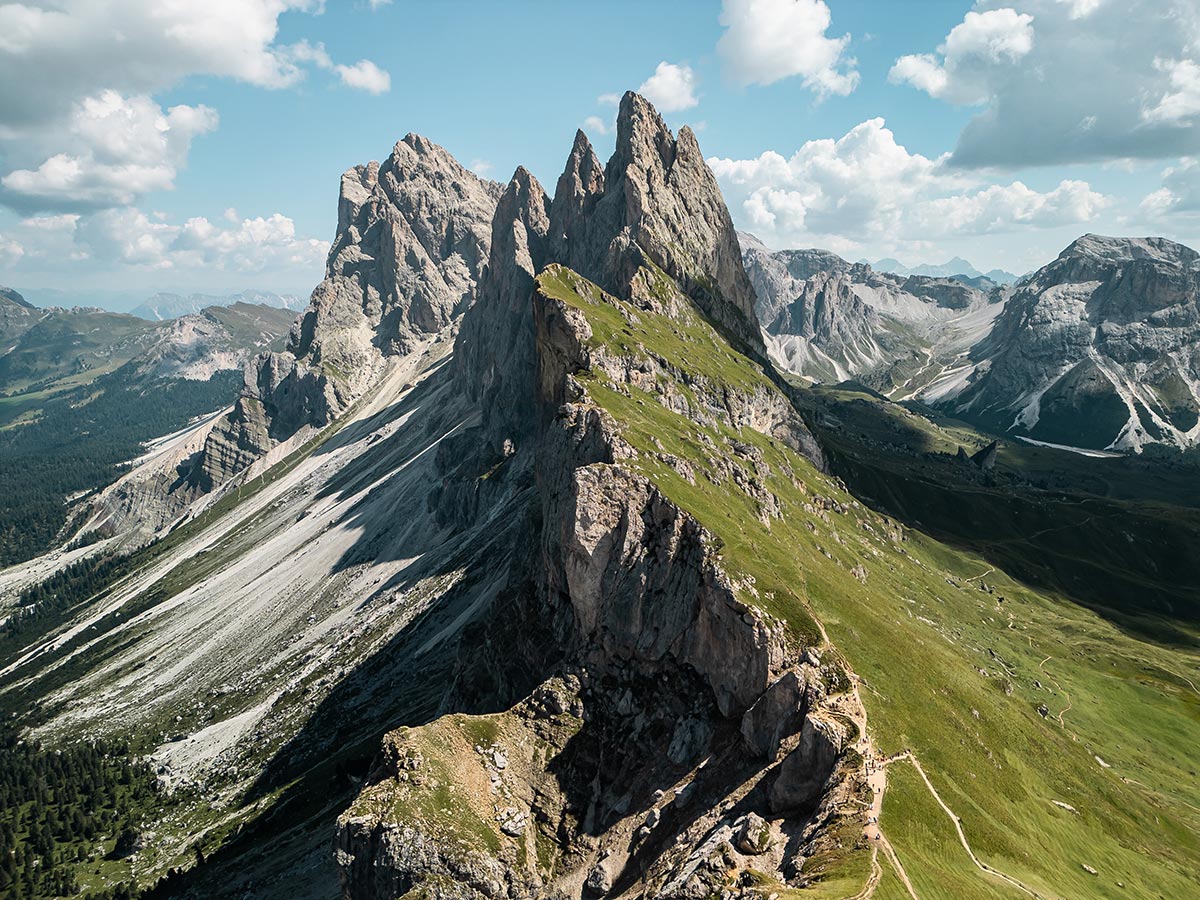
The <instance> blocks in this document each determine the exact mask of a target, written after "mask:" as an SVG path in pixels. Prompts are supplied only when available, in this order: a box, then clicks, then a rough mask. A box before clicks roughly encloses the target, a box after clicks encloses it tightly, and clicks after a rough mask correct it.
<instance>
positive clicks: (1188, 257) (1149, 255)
mask: <svg viewBox="0 0 1200 900" xmlns="http://www.w3.org/2000/svg"><path fill="white" fill-rule="evenodd" d="M1068 257H1090V258H1092V259H1097V260H1103V261H1106V262H1113V263H1123V262H1132V261H1133V260H1135V259H1149V260H1154V261H1156V262H1164V263H1171V264H1173V265H1189V264H1191V263H1193V262H1195V261H1196V260H1197V259H1200V253H1197V252H1196V251H1195V250H1193V249H1192V248H1191V247H1188V246H1186V245H1184V244H1180V243H1177V242H1175V241H1172V240H1168V239H1167V238H1164V237H1145V238H1133V237H1109V236H1107V235H1102V234H1090V233H1089V234H1085V235H1083V236H1082V237H1080V238H1077V239H1076V240H1074V241H1072V242H1071V245H1070V246H1069V247H1067V248H1066V249H1065V250H1063V252H1062V253H1060V254H1059V255H1058V258H1059V259H1066V258H1068Z"/></svg>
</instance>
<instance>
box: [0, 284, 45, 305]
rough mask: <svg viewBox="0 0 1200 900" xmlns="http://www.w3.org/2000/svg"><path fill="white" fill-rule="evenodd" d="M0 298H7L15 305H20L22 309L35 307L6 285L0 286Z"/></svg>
mask: <svg viewBox="0 0 1200 900" xmlns="http://www.w3.org/2000/svg"><path fill="white" fill-rule="evenodd" d="M0 300H7V301H9V302H10V303H15V304H16V305H17V306H20V307H22V308H24V309H37V307H36V306H34V305H33V304H32V303H30V302H29V301H28V300H26V299H25V298H24V297H22V296H21V295H20V294H19V293H17V292H16V291H14V290H13V289H12V288H8V287H0Z"/></svg>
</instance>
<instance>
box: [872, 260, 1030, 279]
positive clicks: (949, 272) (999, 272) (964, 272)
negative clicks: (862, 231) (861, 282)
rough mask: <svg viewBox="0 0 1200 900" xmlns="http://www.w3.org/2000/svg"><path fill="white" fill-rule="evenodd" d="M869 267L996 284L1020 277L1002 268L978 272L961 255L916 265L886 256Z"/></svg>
mask: <svg viewBox="0 0 1200 900" xmlns="http://www.w3.org/2000/svg"><path fill="white" fill-rule="evenodd" d="M859 262H866V260H865V259H864V260H859ZM871 267H872V268H874V269H875V270H876V271H879V272H891V273H892V274H893V275H927V276H929V277H931V278H958V277H962V278H967V279H974V278H987V279H988V280H989V281H994V282H995V283H996V284H1012V283H1013V282H1014V281H1016V280H1017V279H1018V278H1020V277H1021V276H1019V275H1014V274H1013V273H1012V272H1006V271H1005V270H1004V269H992V270H991V271H990V272H980V271H979V270H978V269H977V268H975V267H974V266H973V265H971V264H970V263H969V262H967V261H966V260H965V259H963V258H962V257H961V256H956V257H954V258H953V259H951V260H949V261H948V262H944V263H942V264H941V265H934V264H932V263H921V264H920V265H916V266H906V265H904V263H902V262H900V260H898V259H893V258H891V257H888V258H887V259H881V260H878V261H877V262H874V263H871Z"/></svg>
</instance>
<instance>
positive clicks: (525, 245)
mask: <svg viewBox="0 0 1200 900" xmlns="http://www.w3.org/2000/svg"><path fill="white" fill-rule="evenodd" d="M549 229H550V199H549V197H548V196H547V195H546V192H545V190H543V188H542V186H541V184H540V183H539V182H538V180H537V179H536V178H534V177H533V175H532V174H531V173H530V172H529V171H528V170H527V169H525V168H524V167H523V166H522V167H520V168H518V169H517V171H516V172H515V173H514V174H513V177H512V179H511V180H510V181H509V183H508V186H507V187H506V188H505V190H504V193H503V195H502V196H501V197H500V202H499V203H498V204H497V205H496V214H495V216H494V217H493V219H492V238H491V253H490V255H489V258H488V265H487V268H486V270H485V271H484V274H483V277H482V278H481V279H480V282H479V291H478V298H477V301H476V303H475V305H474V306H473V307H472V308H471V310H470V311H469V312H468V313H467V315H466V316H465V317H464V319H463V325H462V330H461V331H460V332H459V335H458V340H457V342H456V344H455V355H456V356H457V357H458V360H457V366H458V368H457V375H458V378H459V381H460V383H461V384H462V385H463V388H464V390H465V391H466V393H467V394H468V396H470V397H471V399H473V400H478V401H480V403H481V405H482V408H483V410H484V424H485V426H495V427H489V428H488V431H489V437H490V438H493V439H495V440H496V441H497V442H499V441H501V440H503V439H505V438H511V437H514V436H515V435H516V434H517V433H518V432H523V431H524V430H526V429H527V428H529V427H531V425H532V422H533V402H534V379H535V377H536V374H537V361H536V356H535V352H536V351H535V348H534V325H533V294H534V290H535V287H536V286H535V283H534V278H535V277H536V276H537V274H538V272H540V271H541V270H542V268H543V267H544V266H545V265H546V264H547V262H549V260H548V258H547V257H548V253H547V244H548V241H547V236H548V234H549ZM493 432H494V433H493Z"/></svg>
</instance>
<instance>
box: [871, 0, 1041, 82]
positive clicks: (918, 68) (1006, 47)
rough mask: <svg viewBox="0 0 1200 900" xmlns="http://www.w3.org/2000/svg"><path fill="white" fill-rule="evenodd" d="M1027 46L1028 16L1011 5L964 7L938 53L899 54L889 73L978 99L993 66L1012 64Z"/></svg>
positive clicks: (1030, 18)
mask: <svg viewBox="0 0 1200 900" xmlns="http://www.w3.org/2000/svg"><path fill="white" fill-rule="evenodd" d="M1032 49H1033V16H1031V15H1027V14H1025V13H1018V12H1016V11H1015V10H1012V9H994V10H988V11H986V12H982V13H978V12H969V13H967V15H966V17H965V18H964V19H963V21H962V23H961V24H959V25H955V26H954V28H953V29H952V30H951V31H950V34H949V35H947V37H946V41H945V43H944V44H942V45H941V46H940V47H938V55H937V56H934V55H932V54H928V53H923V54H918V55H912V56H902V57H900V59H898V60H896V64H895V65H894V66H892V70H891V72H890V73H889V74H888V78H889V80H891V81H893V82H895V83H897V84H903V83H908V84H911V85H912V86H913V87H915V88H917V89H918V90H922V91H924V92H925V93H927V94H929V95H930V96H931V97H938V98H940V99H944V100H949V101H950V102H952V103H960V104H975V103H983V102H985V101H986V100H987V99H988V97H989V95H990V89H991V84H990V80H991V75H992V73H993V71H994V69H995V68H996V67H1002V66H1006V65H1014V64H1017V63H1018V62H1019V61H1020V60H1021V58H1022V57H1024V56H1026V55H1027V54H1028V53H1029V52H1030V51H1031V50H1032Z"/></svg>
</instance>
